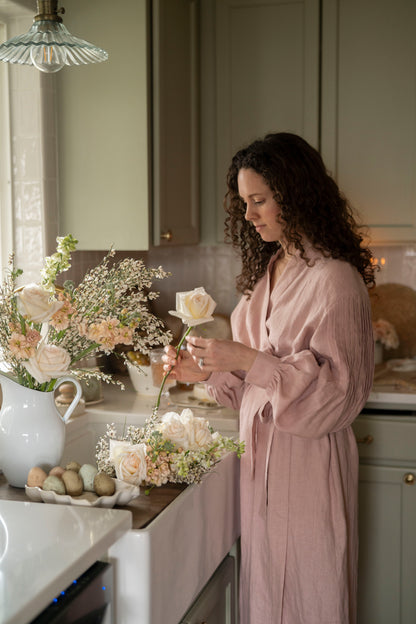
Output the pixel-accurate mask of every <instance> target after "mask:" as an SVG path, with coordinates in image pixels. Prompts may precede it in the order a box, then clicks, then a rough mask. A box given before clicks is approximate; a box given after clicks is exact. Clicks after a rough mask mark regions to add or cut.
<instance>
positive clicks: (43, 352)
mask: <svg viewBox="0 0 416 624" xmlns="http://www.w3.org/2000/svg"><path fill="white" fill-rule="evenodd" d="M70 363H71V358H70V357H69V353H68V351H66V350H65V349H62V347H58V346H56V345H49V344H47V343H41V344H40V345H39V346H38V348H37V349H36V352H35V354H34V356H33V357H31V358H29V359H28V361H27V362H23V366H24V367H25V368H26V370H27V371H28V373H29V374H30V375H32V377H34V378H35V379H36V381H37V382H38V383H45V382H46V381H50V380H51V379H56V378H58V377H62V375H67V374H68V372H69V371H68V368H69V365H70Z"/></svg>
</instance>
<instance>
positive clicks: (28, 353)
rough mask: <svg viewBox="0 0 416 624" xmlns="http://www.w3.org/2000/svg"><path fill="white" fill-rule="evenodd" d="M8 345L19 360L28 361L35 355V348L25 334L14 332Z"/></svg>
mask: <svg viewBox="0 0 416 624" xmlns="http://www.w3.org/2000/svg"><path fill="white" fill-rule="evenodd" d="M8 344H9V349H10V351H11V352H12V353H13V355H14V356H15V357H16V358H17V359H18V360H27V359H28V358H30V357H32V356H33V355H34V354H35V347H34V346H33V344H31V343H30V342H29V341H28V340H27V338H26V336H24V335H23V334H19V333H17V332H13V333H12V335H11V336H10V339H9V343H8Z"/></svg>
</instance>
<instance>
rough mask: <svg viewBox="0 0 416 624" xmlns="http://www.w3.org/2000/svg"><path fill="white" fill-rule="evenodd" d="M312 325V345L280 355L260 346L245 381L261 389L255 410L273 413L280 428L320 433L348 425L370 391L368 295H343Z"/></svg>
mask: <svg viewBox="0 0 416 624" xmlns="http://www.w3.org/2000/svg"><path fill="white" fill-rule="evenodd" d="M310 331H311V336H310V340H309V345H308V348H305V349H304V350H300V351H298V352H297V353H293V354H291V355H288V356H286V357H282V358H279V357H277V356H276V355H273V354H271V353H264V352H259V353H258V355H257V358H256V360H255V361H254V364H253V365H252V367H251V369H250V370H249V371H248V373H247V375H246V378H245V384H246V385H247V386H250V385H252V386H255V387H256V388H257V389H258V390H260V392H261V394H260V397H262V398H260V397H258V396H257V400H256V402H257V406H256V408H257V410H256V411H258V413H259V414H260V416H262V417H263V418H270V414H271V417H272V418H273V420H274V423H275V426H276V427H277V428H278V429H280V430H282V431H285V432H287V433H291V434H294V435H299V436H302V437H309V438H321V437H323V436H325V435H327V434H328V433H332V432H335V431H338V430H340V429H343V428H345V427H347V426H349V425H350V424H351V423H352V421H353V420H354V419H355V418H356V416H357V415H358V414H359V412H360V411H361V409H362V407H363V406H364V404H365V402H366V400H367V398H368V395H369V393H370V390H371V385H372V379H373V371H374V343H373V334H372V325H371V314H370V309H369V304H368V301H366V300H364V298H363V297H360V296H359V295H357V296H353V297H351V296H349V297H340V298H339V299H338V300H337V302H336V303H335V304H333V306H332V307H331V308H330V309H329V310H328V311H326V312H325V314H323V315H322V316H321V318H320V320H319V322H318V323H317V325H316V328H315V329H314V330H313V331H312V330H310ZM255 394H256V395H258V392H256V393H255ZM259 398H260V401H259ZM248 400H249V397H248ZM253 407H254V405H253Z"/></svg>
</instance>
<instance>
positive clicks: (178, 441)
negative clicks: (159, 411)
mask: <svg viewBox="0 0 416 624" xmlns="http://www.w3.org/2000/svg"><path fill="white" fill-rule="evenodd" d="M159 431H160V432H161V434H162V435H163V437H164V438H165V439H166V440H170V441H171V442H173V444H175V445H176V446H177V447H181V448H183V449H184V450H185V451H187V450H188V448H189V439H188V432H187V429H186V426H185V425H184V423H183V422H182V421H181V418H180V416H179V414H176V413H175V412H167V413H166V414H164V416H162V422H161V424H160V425H159Z"/></svg>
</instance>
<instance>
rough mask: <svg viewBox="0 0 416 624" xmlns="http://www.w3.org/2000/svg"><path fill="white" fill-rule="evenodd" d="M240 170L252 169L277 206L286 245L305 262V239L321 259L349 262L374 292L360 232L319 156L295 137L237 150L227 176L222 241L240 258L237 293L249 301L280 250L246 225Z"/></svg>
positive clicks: (268, 138) (281, 137)
mask: <svg viewBox="0 0 416 624" xmlns="http://www.w3.org/2000/svg"><path fill="white" fill-rule="evenodd" d="M240 169H253V170H254V171H255V172H256V173H258V174H260V175H261V176H262V177H263V178H264V180H265V182H266V183H267V184H268V186H269V187H270V189H271V190H272V191H273V193H274V197H275V200H276V201H277V202H278V203H279V206H280V210H281V217H280V218H279V221H281V222H282V226H283V234H284V237H285V240H286V242H287V243H289V244H292V246H294V247H295V248H296V249H298V250H299V251H300V256H301V257H302V258H303V259H304V260H305V262H307V263H308V262H309V259H308V258H307V255H306V252H305V248H304V246H303V241H304V240H305V239H306V240H308V241H309V242H310V243H311V244H312V246H313V247H314V248H315V249H317V250H319V251H321V252H322V253H323V254H324V255H325V256H327V257H332V258H337V259H341V260H345V261H347V262H349V263H350V264H351V265H352V266H354V267H356V269H357V270H358V272H359V273H360V274H361V276H362V278H363V280H364V283H365V284H366V285H367V287H372V286H374V284H375V280H374V272H375V267H374V265H373V263H372V254H371V251H370V249H369V248H368V247H365V246H363V245H362V243H363V236H362V235H361V234H360V232H359V230H360V229H361V227H362V226H360V225H358V222H357V220H356V218H355V217H354V213H353V209H352V207H351V206H350V204H349V202H348V201H347V199H346V198H345V197H344V196H343V195H342V193H341V192H340V190H339V188H338V186H337V184H336V182H335V181H334V180H333V179H332V178H331V176H330V175H329V174H328V172H327V170H326V167H325V165H324V163H323V160H322V158H321V155H320V154H319V152H317V150H315V149H314V148H313V147H311V146H310V145H309V143H307V142H306V141H305V140H304V139H302V138H301V137H299V136H297V135H296V134H291V133H288V132H279V133H276V134H267V135H266V136H265V138H264V139H260V140H257V141H254V142H253V143H251V144H250V145H249V146H248V147H245V148H243V149H241V150H239V151H238V152H237V153H236V154H235V156H234V158H233V159H232V162H231V165H230V168H229V170H228V174H227V186H228V191H227V194H226V196H225V199H224V207H225V210H226V212H227V217H226V219H225V238H226V241H227V242H231V244H232V245H233V247H234V248H236V249H238V250H239V253H240V255H241V259H242V272H241V274H240V275H239V276H238V277H237V289H238V290H239V291H240V292H242V293H244V294H246V295H248V296H249V295H250V293H251V291H252V290H253V288H254V286H255V284H256V283H257V282H258V280H259V279H260V278H261V277H262V276H263V275H264V273H265V271H266V268H267V265H268V263H269V260H270V258H271V256H272V255H273V254H274V253H276V251H277V250H278V249H279V247H280V243H279V242H278V241H276V242H265V241H263V239H262V238H261V236H260V235H259V234H258V233H257V232H256V230H255V228H254V226H253V225H252V224H251V223H250V222H249V221H246V219H245V216H244V215H245V211H246V207H245V203H244V201H243V200H242V199H241V197H240V194H239V190H238V172H239V171H240Z"/></svg>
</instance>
